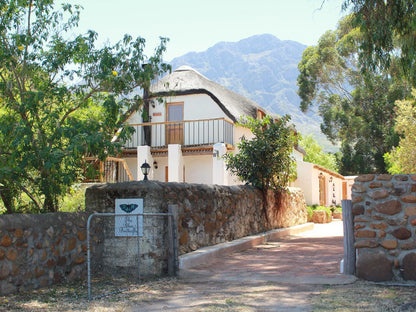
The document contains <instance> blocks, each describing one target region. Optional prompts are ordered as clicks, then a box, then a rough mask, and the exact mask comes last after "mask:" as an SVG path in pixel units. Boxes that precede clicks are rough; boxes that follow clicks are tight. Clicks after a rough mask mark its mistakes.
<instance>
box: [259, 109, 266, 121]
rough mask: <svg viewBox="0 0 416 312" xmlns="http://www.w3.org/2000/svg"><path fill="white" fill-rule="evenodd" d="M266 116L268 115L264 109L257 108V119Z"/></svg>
mask: <svg viewBox="0 0 416 312" xmlns="http://www.w3.org/2000/svg"><path fill="white" fill-rule="evenodd" d="M265 116H266V113H265V112H263V111H262V110H260V109H258V110H257V119H258V120H261V119H263V118H264V117H265Z"/></svg>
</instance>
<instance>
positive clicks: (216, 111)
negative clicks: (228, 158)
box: [126, 94, 253, 185]
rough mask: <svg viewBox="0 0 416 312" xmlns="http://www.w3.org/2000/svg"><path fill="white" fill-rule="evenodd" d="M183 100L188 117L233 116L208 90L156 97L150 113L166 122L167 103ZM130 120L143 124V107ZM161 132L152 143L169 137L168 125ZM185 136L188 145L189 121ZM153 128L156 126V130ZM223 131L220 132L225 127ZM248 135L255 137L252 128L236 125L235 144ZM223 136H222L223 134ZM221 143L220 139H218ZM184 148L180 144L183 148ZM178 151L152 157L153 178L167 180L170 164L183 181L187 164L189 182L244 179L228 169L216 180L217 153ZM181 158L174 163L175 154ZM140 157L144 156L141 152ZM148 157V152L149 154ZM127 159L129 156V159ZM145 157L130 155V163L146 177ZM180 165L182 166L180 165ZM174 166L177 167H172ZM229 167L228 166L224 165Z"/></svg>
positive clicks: (171, 177)
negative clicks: (161, 99) (227, 113)
mask: <svg viewBox="0 0 416 312" xmlns="http://www.w3.org/2000/svg"><path fill="white" fill-rule="evenodd" d="M178 102H183V106H184V120H201V119H216V118H224V119H226V120H230V119H229V118H228V116H227V115H226V114H225V113H224V112H223V111H222V109H221V108H220V107H219V106H218V104H217V103H215V102H214V101H213V100H212V98H211V97H210V96H208V95H206V94H193V95H183V96H172V97H166V98H164V99H163V101H162V102H161V103H159V102H158V101H157V100H156V99H153V100H152V103H151V104H150V106H149V113H150V117H151V122H152V123H158V122H165V121H166V103H178ZM127 122H128V123H130V124H140V123H142V118H141V111H138V112H135V113H134V114H132V115H131V116H130V117H129V118H128V120H127ZM159 127H160V128H158V130H157V131H158V133H159V138H155V136H153V135H152V145H156V144H154V143H155V142H154V141H155V139H157V140H159V141H164V140H165V137H164V135H165V128H164V125H162V126H159ZM184 128H185V129H184V133H185V136H184V140H185V145H186V144H188V143H189V142H188V139H187V133H188V130H187V124H185V126H184ZM152 131H153V130H152ZM218 131H220V134H221V132H222V130H218ZM243 135H244V136H245V137H246V139H251V138H252V137H253V135H252V133H251V131H250V130H248V129H247V128H243V127H237V126H234V137H233V140H234V146H236V143H237V142H239V141H240V139H241V137H242V136H243ZM219 137H221V136H219ZM216 143H220V142H216ZM179 150H180V148H179ZM237 152H238V149H237V148H235V150H233V153H237ZM177 154H178V153H177V152H175V153H174V152H173V151H170V155H169V156H167V155H164V156H160V157H157V156H156V157H154V158H152V160H151V162H149V160H148V162H149V164H150V165H151V167H152V168H151V173H150V175H149V178H152V179H154V180H157V181H166V169H165V168H166V167H168V170H169V174H168V176H169V181H178V182H182V181H183V177H182V176H181V174H183V167H185V182H189V183H207V184H213V183H218V184H222V185H238V184H241V181H239V180H238V178H236V177H234V176H231V174H229V173H228V172H225V173H224V174H223V176H222V179H220V180H217V181H216V182H213V179H214V178H213V167H214V162H213V156H212V154H210V155H187V154H184V155H182V156H181V155H179V154H178V155H179V156H181V157H179V156H178V155H177ZM173 155H176V156H178V157H176V156H175V157H173ZM171 157H173V158H175V159H176V158H178V159H179V161H180V162H182V164H180V163H177V162H176V160H175V164H176V165H173V161H174V160H173V158H172V159H169V158H171ZM139 158H141V157H140V156H139ZM146 158H148V157H147V154H146ZM126 160H127V159H126ZM141 160H142V159H139V160H138V159H137V158H128V166H129V168H130V170H131V171H132V173H133V176H134V178H135V179H140V178H143V175H142V174H141V171H140V168H138V167H140V165H141V163H140V164H139V163H138V162H140V161H141ZM153 161H156V162H157V167H158V168H157V169H155V168H154V166H153ZM219 162H222V164H219V166H220V165H221V166H222V167H225V165H224V161H223V160H219ZM178 165H179V166H178ZM172 166H174V167H175V168H172ZM224 169H225V168H224Z"/></svg>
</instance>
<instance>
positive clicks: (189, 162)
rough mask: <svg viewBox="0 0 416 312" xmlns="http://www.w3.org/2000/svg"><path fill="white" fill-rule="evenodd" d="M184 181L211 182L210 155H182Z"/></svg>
mask: <svg viewBox="0 0 416 312" xmlns="http://www.w3.org/2000/svg"><path fill="white" fill-rule="evenodd" d="M183 159H184V164H185V182H187V183H203V184H212V155H189V154H188V155H187V154H185V155H184V157H183Z"/></svg>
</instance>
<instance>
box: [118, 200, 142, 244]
mask: <svg viewBox="0 0 416 312" xmlns="http://www.w3.org/2000/svg"><path fill="white" fill-rule="evenodd" d="M115 211H116V217H115V236H137V235H139V236H143V216H137V215H136V216H135V215H133V214H137V213H143V198H116V210H115ZM137 221H138V222H137Z"/></svg>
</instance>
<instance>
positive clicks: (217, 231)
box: [86, 181, 307, 254]
mask: <svg viewBox="0 0 416 312" xmlns="http://www.w3.org/2000/svg"><path fill="white" fill-rule="evenodd" d="M116 198H143V199H144V212H167V211H168V205H170V204H172V205H178V240H179V241H178V245H179V247H178V250H179V254H184V253H187V252H190V251H194V250H196V249H198V248H201V247H205V246H210V245H215V244H218V243H223V242H227V241H231V240H234V239H237V238H241V237H244V236H247V235H252V234H256V233H260V232H263V231H267V230H271V229H275V228H282V227H288V226H293V225H297V224H303V223H306V219H307V212H306V204H305V199H304V197H303V193H302V191H301V190H300V189H296V188H291V189H290V191H289V192H288V193H285V194H283V195H282V196H280V197H279V196H275V193H273V192H269V194H268V203H269V205H268V206H267V219H268V220H269V221H270V222H269V223H268V222H267V220H266V215H265V213H264V210H263V199H262V198H263V195H262V193H261V192H260V191H259V190H257V189H254V188H252V187H250V186H218V185H206V184H188V183H173V182H172V183H163V182H157V181H147V182H143V181H136V182H128V183H116V184H104V185H97V186H93V187H90V188H88V189H87V192H86V207H87V209H88V211H89V212H93V211H95V212H113V211H114V203H115V199H116ZM153 252H154V251H153Z"/></svg>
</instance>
